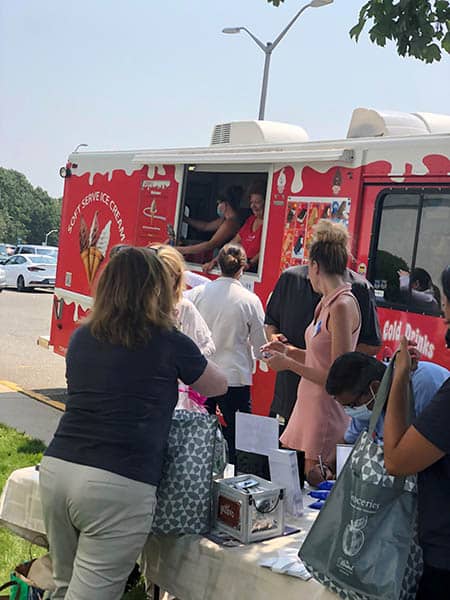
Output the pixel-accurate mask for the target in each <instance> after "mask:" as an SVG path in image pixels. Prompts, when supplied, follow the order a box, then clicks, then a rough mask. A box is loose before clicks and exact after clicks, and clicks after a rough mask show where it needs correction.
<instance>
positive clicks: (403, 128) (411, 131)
mask: <svg viewBox="0 0 450 600" xmlns="http://www.w3.org/2000/svg"><path fill="white" fill-rule="evenodd" d="M430 133H450V116H449V115H436V114H432V113H402V112H395V111H389V110H383V111H380V110H374V109H371V108H355V110H354V111H353V114H352V118H351V121H350V126H349V128H348V133H347V138H362V137H374V136H375V137H376V136H408V135H427V134H430Z"/></svg>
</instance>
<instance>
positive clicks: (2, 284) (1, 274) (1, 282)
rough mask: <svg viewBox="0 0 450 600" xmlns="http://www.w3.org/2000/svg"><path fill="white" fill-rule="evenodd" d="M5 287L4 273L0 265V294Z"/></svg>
mask: <svg viewBox="0 0 450 600" xmlns="http://www.w3.org/2000/svg"><path fill="white" fill-rule="evenodd" d="M5 287H6V271H5V269H4V268H3V267H2V266H1V265H0V292H1V291H3V288H5Z"/></svg>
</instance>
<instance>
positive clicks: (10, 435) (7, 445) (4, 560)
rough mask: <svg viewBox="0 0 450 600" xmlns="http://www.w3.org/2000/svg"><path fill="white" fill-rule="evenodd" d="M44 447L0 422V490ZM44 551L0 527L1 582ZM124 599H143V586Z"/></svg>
mask: <svg viewBox="0 0 450 600" xmlns="http://www.w3.org/2000/svg"><path fill="white" fill-rule="evenodd" d="M44 450H45V445H44V444H43V443H42V442H41V441H40V440H35V439H32V438H30V437H29V436H27V435H24V434H23V433H19V432H18V431H16V430H15V429H11V428H9V427H5V426H4V425H2V424H0V490H2V489H3V486H4V485H5V482H6V480H7V478H8V476H9V475H10V474H11V472H12V471H14V470H15V469H21V468H22V467H30V466H32V465H36V464H38V463H39V462H40V460H41V457H42V453H43V452H44ZM44 553H45V551H44V550H43V549H42V548H39V546H33V545H31V544H30V542H27V541H25V540H23V539H22V538H20V537H18V536H16V535H14V534H13V533H10V532H9V531H8V530H7V529H5V528H4V527H0V585H1V584H2V583H5V582H6V581H8V580H9V575H10V572H11V570H12V569H13V568H14V567H15V566H16V565H17V564H19V563H21V562H23V561H25V560H29V559H30V556H31V557H37V556H40V555H42V554H44ZM123 600H145V593H144V589H143V585H139V586H138V587H137V588H135V589H134V590H132V591H131V592H129V593H128V594H126V595H125V596H124V598H123Z"/></svg>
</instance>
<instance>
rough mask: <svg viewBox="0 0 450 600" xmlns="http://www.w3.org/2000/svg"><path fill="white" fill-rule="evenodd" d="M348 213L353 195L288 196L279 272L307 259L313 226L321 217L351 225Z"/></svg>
mask: <svg viewBox="0 0 450 600" xmlns="http://www.w3.org/2000/svg"><path fill="white" fill-rule="evenodd" d="M349 214H350V198H336V197H334V198H315V197H305V196H289V197H288V201H287V207H286V218H285V230H284V238H283V245H282V250H281V263H280V271H284V269H286V268H288V267H291V266H294V265H297V264H304V263H306V262H307V260H308V256H309V254H308V247H309V245H310V242H311V238H312V235H313V228H314V225H315V224H316V223H317V222H318V221H319V220H320V219H331V220H332V221H333V222H335V223H343V224H344V225H345V226H346V227H348V219H349Z"/></svg>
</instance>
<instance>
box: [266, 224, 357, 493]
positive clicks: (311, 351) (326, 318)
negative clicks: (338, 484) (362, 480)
mask: <svg viewBox="0 0 450 600" xmlns="http://www.w3.org/2000/svg"><path fill="white" fill-rule="evenodd" d="M347 244H348V233H347V230H346V228H345V227H344V226H343V225H340V224H337V223H331V222H330V221H326V220H323V219H322V220H320V221H319V222H318V224H317V225H316V226H315V228H314V236H313V239H312V243H311V246H310V248H309V268H308V277H309V279H310V281H311V285H312V287H313V289H314V291H315V292H317V293H319V294H321V295H322V299H321V301H320V303H319V305H318V306H317V308H316V311H315V314H314V319H313V321H312V322H311V323H310V325H309V326H308V328H307V330H306V332H305V342H306V350H301V349H299V348H295V347H293V346H290V345H288V344H283V343H281V342H278V341H274V342H270V343H269V344H267V346H266V347H265V348H264V349H263V350H264V352H266V353H267V354H266V356H267V364H268V365H269V367H271V368H272V369H274V370H275V371H282V370H286V369H289V370H291V371H293V372H294V373H297V374H298V375H300V376H301V380H300V384H299V387H298V392H297V401H296V403H295V406H294V410H293V412H292V415H291V418H290V420H289V423H288V425H287V427H286V429H285V431H284V433H283V435H282V436H281V438H280V441H281V442H282V444H283V446H286V447H288V448H292V449H294V450H303V451H304V452H305V473H306V477H307V479H308V481H309V482H310V483H311V484H313V485H314V484H317V483H318V481H320V480H321V479H323V478H331V477H332V474H333V471H334V466H335V461H336V443H337V442H339V441H341V440H342V438H343V436H344V433H345V430H346V429H347V426H348V422H349V418H348V416H347V415H346V414H345V412H344V410H343V408H342V406H341V405H340V404H338V403H337V402H336V401H335V400H334V398H332V397H331V396H330V395H329V394H327V392H326V390H325V382H326V380H327V375H328V371H329V369H330V367H331V365H332V364H333V362H334V360H335V359H336V358H337V357H338V356H340V355H341V354H344V353H345V352H349V351H352V350H354V349H355V348H356V344H357V341H358V336H359V331H360V328H361V315H360V310H359V305H358V302H357V300H356V298H355V297H354V296H353V294H352V293H351V285H350V284H349V283H345V280H344V275H345V269H346V267H347V260H348V251H347ZM323 464H325V465H328V469H325V468H323Z"/></svg>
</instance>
